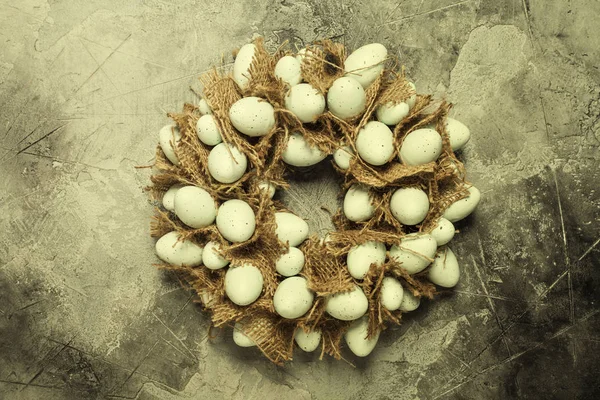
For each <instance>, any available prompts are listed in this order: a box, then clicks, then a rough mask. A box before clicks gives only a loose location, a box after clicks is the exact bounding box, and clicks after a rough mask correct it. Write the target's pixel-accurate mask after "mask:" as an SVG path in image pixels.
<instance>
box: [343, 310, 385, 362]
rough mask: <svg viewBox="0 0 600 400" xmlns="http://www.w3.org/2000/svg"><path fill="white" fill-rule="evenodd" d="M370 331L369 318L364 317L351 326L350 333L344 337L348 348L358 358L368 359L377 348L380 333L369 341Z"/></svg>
mask: <svg viewBox="0 0 600 400" xmlns="http://www.w3.org/2000/svg"><path fill="white" fill-rule="evenodd" d="M368 331H369V318H367V317H363V318H361V319H359V320H356V321H354V322H353V323H352V324H350V327H349V328H348V331H346V334H345V335H344V338H345V339H346V344H347V345H348V348H349V349H350V351H352V353H354V355H356V356H358V357H366V356H368V355H369V354H371V352H372V351H373V349H374V348H375V346H376V345H377V341H378V340H379V332H377V333H376V334H375V336H373V337H372V338H370V339H367V334H368Z"/></svg>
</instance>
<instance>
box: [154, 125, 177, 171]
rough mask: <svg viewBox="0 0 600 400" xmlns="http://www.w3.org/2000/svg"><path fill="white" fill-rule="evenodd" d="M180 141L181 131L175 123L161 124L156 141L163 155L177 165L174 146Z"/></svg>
mask: <svg viewBox="0 0 600 400" xmlns="http://www.w3.org/2000/svg"><path fill="white" fill-rule="evenodd" d="M179 141H181V132H180V131H179V128H178V127H177V126H176V125H166V126H163V127H162V129H161V130H160V132H159V134H158V143H159V144H160V148H161V149H162V151H163V153H165V156H166V157H167V158H168V159H169V161H171V162H172V163H173V164H175V165H179V159H178V158H177V156H176V155H175V150H174V146H175V147H177V144H178V143H179Z"/></svg>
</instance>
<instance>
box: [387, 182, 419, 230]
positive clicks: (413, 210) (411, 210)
mask: <svg viewBox="0 0 600 400" xmlns="http://www.w3.org/2000/svg"><path fill="white" fill-rule="evenodd" d="M390 210H391V211H392V215H393V216H394V218H396V219H397V220H398V221H400V223H401V224H404V225H416V224H418V223H420V222H422V221H423V220H424V219H425V217H426V216H427V213H428V212H429V197H428V196H427V193H425V192H424V191H422V190H421V189H418V188H412V187H408V188H400V189H398V190H396V191H395V192H394V194H393V195H392V198H391V199H390Z"/></svg>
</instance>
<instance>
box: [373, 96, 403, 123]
mask: <svg viewBox="0 0 600 400" xmlns="http://www.w3.org/2000/svg"><path fill="white" fill-rule="evenodd" d="M409 112H410V108H409V107H408V104H407V103H405V102H400V103H394V102H392V101H390V102H389V103H385V104H383V105H381V106H379V107H377V110H376V111H375V115H377V120H378V121H380V122H383V123H384V124H386V125H396V124H397V123H399V122H400V121H402V120H403V119H404V118H406V117H407V116H408V113H409Z"/></svg>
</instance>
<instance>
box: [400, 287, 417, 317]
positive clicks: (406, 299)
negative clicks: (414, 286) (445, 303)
mask: <svg viewBox="0 0 600 400" xmlns="http://www.w3.org/2000/svg"><path fill="white" fill-rule="evenodd" d="M420 304H421V298H420V297H415V296H413V294H412V293H411V292H410V290H405V291H404V296H402V303H400V311H402V312H411V311H415V310H416V309H417V308H419V305H420Z"/></svg>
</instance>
